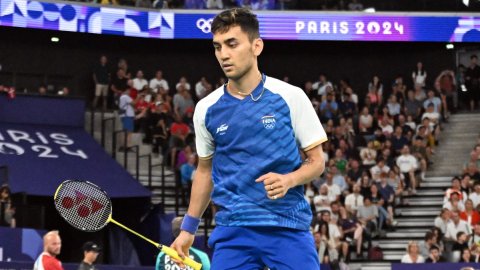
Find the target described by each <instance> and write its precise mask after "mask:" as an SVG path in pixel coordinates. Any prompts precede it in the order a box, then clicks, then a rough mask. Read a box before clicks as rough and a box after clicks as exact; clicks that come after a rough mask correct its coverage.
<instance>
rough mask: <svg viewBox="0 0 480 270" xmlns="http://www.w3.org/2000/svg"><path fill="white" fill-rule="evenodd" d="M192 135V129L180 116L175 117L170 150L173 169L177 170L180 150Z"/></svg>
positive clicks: (171, 130)
mask: <svg viewBox="0 0 480 270" xmlns="http://www.w3.org/2000/svg"><path fill="white" fill-rule="evenodd" d="M189 133H190V128H189V127H188V125H187V124H185V123H184V122H183V119H182V118H181V117H180V116H179V115H175V122H174V123H172V125H171V127H170V142H169V149H170V153H171V159H170V161H171V168H175V167H176V166H175V161H176V155H177V151H178V149H181V148H182V147H183V146H184V145H185V139H186V138H187V135H188V134H189Z"/></svg>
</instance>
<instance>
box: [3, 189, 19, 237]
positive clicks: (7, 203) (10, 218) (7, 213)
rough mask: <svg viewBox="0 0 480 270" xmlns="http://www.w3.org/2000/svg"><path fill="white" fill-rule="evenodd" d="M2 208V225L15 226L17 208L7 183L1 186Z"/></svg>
mask: <svg viewBox="0 0 480 270" xmlns="http://www.w3.org/2000/svg"><path fill="white" fill-rule="evenodd" d="M0 209H1V211H2V213H0V214H1V215H0V217H1V218H2V220H0V225H1V226H9V227H11V228H15V227H16V220H15V208H14V207H13V205H12V199H11V197H10V188H9V187H8V186H7V185H3V186H1V187H0Z"/></svg>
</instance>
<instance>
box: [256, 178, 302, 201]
mask: <svg viewBox="0 0 480 270" xmlns="http://www.w3.org/2000/svg"><path fill="white" fill-rule="evenodd" d="M255 182H257V183H260V182H263V185H264V187H265V191H266V192H267V197H268V198H269V199H271V200H278V199H280V198H283V197H284V196H285V194H287V191H288V190H289V189H290V188H291V187H293V184H292V180H291V179H290V177H288V176H287V175H284V174H278V173H272V172H270V173H267V174H264V175H262V176H260V177H259V178H257V179H256V180H255Z"/></svg>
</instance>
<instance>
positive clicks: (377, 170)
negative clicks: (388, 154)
mask: <svg viewBox="0 0 480 270" xmlns="http://www.w3.org/2000/svg"><path fill="white" fill-rule="evenodd" d="M389 171H390V167H388V166H387V165H385V159H383V158H379V159H378V161H377V165H375V166H373V167H372V168H371V169H370V174H371V175H372V179H373V181H374V182H375V183H378V182H380V174H381V173H382V172H384V173H388V172H389Z"/></svg>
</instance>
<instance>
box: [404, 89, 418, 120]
mask: <svg viewBox="0 0 480 270" xmlns="http://www.w3.org/2000/svg"><path fill="white" fill-rule="evenodd" d="M404 110H405V113H406V114H407V118H408V116H410V117H411V119H412V122H413V120H415V119H419V118H420V113H421V111H422V103H421V102H420V101H419V100H417V99H416V98H415V92H414V91H412V90H410V91H408V92H407V100H405V106H404Z"/></svg>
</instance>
